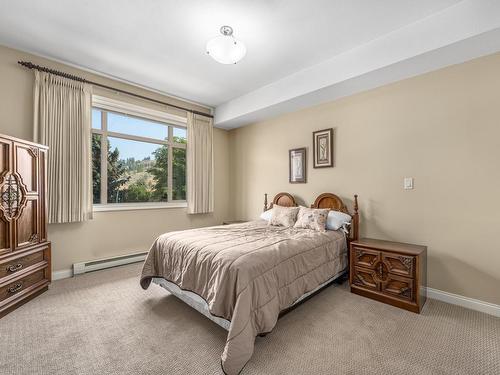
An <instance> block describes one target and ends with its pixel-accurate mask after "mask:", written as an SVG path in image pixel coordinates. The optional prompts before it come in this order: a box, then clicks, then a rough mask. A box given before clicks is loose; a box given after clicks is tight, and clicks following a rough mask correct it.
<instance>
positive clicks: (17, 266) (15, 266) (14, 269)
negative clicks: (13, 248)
mask: <svg viewBox="0 0 500 375" xmlns="http://www.w3.org/2000/svg"><path fill="white" fill-rule="evenodd" d="M22 268H23V265H22V264H21V263H17V264H11V265H9V266H8V267H7V271H9V272H17V271H19V270H20V269H22Z"/></svg>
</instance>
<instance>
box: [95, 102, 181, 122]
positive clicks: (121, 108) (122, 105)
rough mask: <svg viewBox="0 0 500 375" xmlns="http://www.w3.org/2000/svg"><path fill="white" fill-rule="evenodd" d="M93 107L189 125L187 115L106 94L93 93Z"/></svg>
mask: <svg viewBox="0 0 500 375" xmlns="http://www.w3.org/2000/svg"><path fill="white" fill-rule="evenodd" d="M92 107H97V108H101V109H104V110H108V111H112V112H119V113H123V114H126V115H130V116H136V117H142V118H147V119H150V120H153V121H159V122H166V123H169V124H171V125H177V126H182V127H187V117H183V116H177V115H173V114H171V113H168V112H164V111H159V110H156V109H151V108H147V107H142V106H140V105H136V104H130V103H127V102H123V101H121V100H116V99H111V98H106V97H104V96H99V95H92Z"/></svg>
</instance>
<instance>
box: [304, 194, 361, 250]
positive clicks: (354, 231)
mask: <svg viewBox="0 0 500 375" xmlns="http://www.w3.org/2000/svg"><path fill="white" fill-rule="evenodd" d="M311 208H329V209H330V210H335V211H340V212H344V213H346V214H348V215H351V217H352V223H351V227H350V229H349V239H350V240H351V241H355V240H357V239H359V213H358V195H357V194H355V195H354V213H350V212H349V210H348V209H347V206H346V205H345V204H344V202H342V199H340V198H339V197H338V196H337V195H335V194H332V193H323V194H320V195H318V197H317V198H316V200H315V201H314V203H313V204H312V205H311Z"/></svg>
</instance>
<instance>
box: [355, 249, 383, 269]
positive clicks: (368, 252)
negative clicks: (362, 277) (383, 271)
mask: <svg viewBox="0 0 500 375" xmlns="http://www.w3.org/2000/svg"><path fill="white" fill-rule="evenodd" d="M380 259H381V253H380V251H377V250H372V249H364V248H362V247H355V246H354V247H353V262H354V266H359V267H364V268H370V269H373V268H374V267H375V264H377V263H378V262H379V261H380Z"/></svg>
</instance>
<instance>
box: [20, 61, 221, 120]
mask: <svg viewBox="0 0 500 375" xmlns="http://www.w3.org/2000/svg"><path fill="white" fill-rule="evenodd" d="M17 63H18V64H19V65H22V66H24V67H26V68H28V69H35V70H39V71H41V72H46V73H50V74H54V75H56V76H60V77H64V78H67V79H71V80H73V81H78V82H83V83H88V84H90V85H92V86H99V87H102V88H103V89H107V90H111V91H116V92H119V93H121V94H126V95H130V96H134V97H136V98H139V99H143V100H147V101H150V102H154V103H157V104H161V105H165V106H167V107H172V108H176V109H180V110H182V111H187V112H191V113H193V114H195V115H200V116H205V117H208V118H214V116H213V115H210V114H207V113H203V112H199V111H195V110H193V109H189V108H185V107H181V106H178V105H174V104H169V103H165V102H162V101H161V100H156V99H152V98H148V97H147V96H143V95H139V94H134V93H133V92H130V91H126V90H122V89H117V88H114V87H111V86H107V85H103V84H101V83H97V82H92V81H89V80H86V79H85V78H82V77H78V76H75V75H73V74H69V73H65V72H61V71H59V70H55V69H51V68H47V67H45V66H40V65H36V64H33V63H32V62H31V61H18V62H17Z"/></svg>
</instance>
